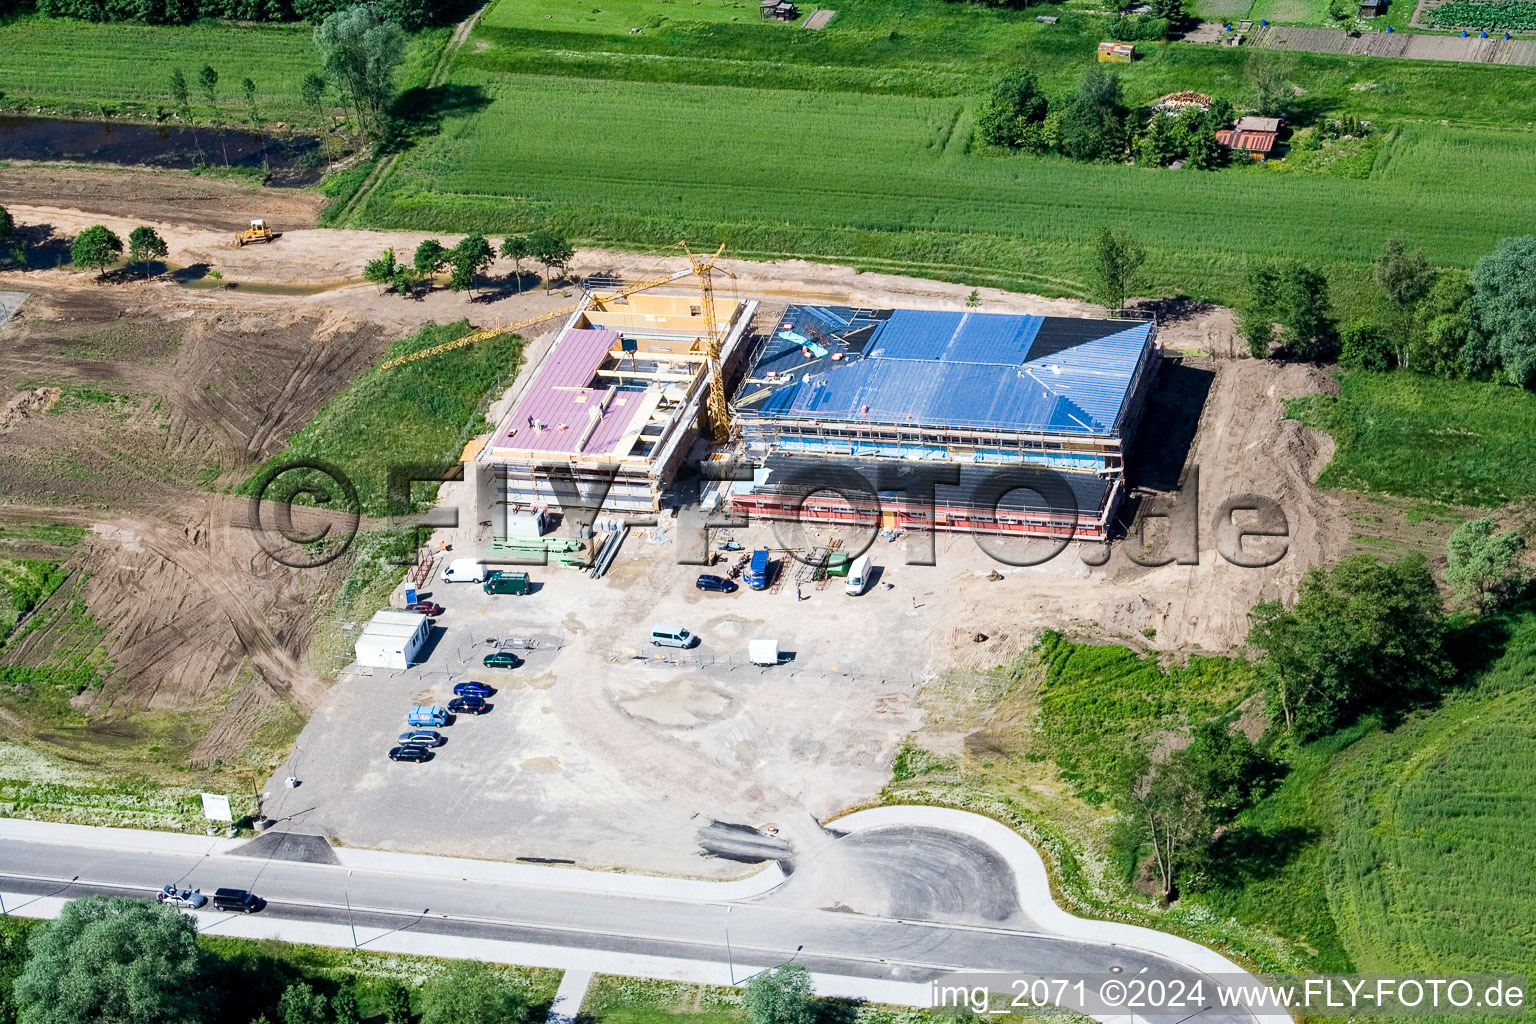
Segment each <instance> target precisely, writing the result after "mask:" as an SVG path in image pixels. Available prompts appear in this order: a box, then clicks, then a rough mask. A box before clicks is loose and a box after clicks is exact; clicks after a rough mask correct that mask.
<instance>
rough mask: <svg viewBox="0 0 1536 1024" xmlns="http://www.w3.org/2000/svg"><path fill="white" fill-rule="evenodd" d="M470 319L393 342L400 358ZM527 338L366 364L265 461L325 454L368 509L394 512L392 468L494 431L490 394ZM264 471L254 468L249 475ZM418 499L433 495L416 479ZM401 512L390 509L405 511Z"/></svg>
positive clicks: (447, 456) (444, 457) (508, 374)
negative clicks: (446, 354)
mask: <svg viewBox="0 0 1536 1024" xmlns="http://www.w3.org/2000/svg"><path fill="white" fill-rule="evenodd" d="M468 331H469V323H468V321H462V320H461V321H459V322H458V323H456V324H448V325H431V326H428V327H425V328H423V329H422V330H420V331H418V332H416V333H415V334H413V335H410V336H409V337H406V338H402V339H400V340H399V341H397V342H395V344H394V345H393V346H391V348H390V351H389V355H390V356H397V355H402V354H404V353H407V352H414V351H417V350H418V349H422V348H428V347H430V346H432V345H437V344H440V343H442V342H445V341H452V340H453V339H455V338H458V337H461V336H462V335H464V334H466V333H468ZM521 351H522V338H521V337H519V336H517V335H504V336H502V337H499V338H496V339H494V340H491V341H484V342H481V343H480V344H478V345H475V346H472V347H471V348H468V349H465V350H463V351H460V352H458V353H456V354H455V355H454V356H453V357H452V358H446V359H424V360H421V361H419V362H415V363H407V364H406V365H404V366H401V367H398V368H396V369H393V370H379V369H372V370H369V371H368V372H367V373H366V374H364V375H363V376H362V377H360V378H358V379H357V380H356V381H354V382H353V383H352V384H350V385H348V387H347V389H346V390H345V391H342V392H341V393H340V394H338V395H337V396H336V397H335V398H333V399H331V401H330V402H328V403H326V406H325V408H323V409H321V410H320V412H319V413H318V414H317V415H316V416H315V418H314V419H313V420H311V421H310V422H309V424H308V425H307V426H306V427H304V429H303V430H301V431H299V432H298V433H297V434H295V435H294V436H293V438H292V439H291V440H290V441H289V442H288V447H287V449H286V450H285V451H283V452H281V453H279V454H277V455H275V456H273V457H272V459H270V460H268V462H267V463H266V465H267V466H271V465H274V464H278V463H282V462H285V461H286V460H288V459H290V458H292V457H294V456H307V457H311V458H318V459H324V460H326V461H327V462H330V463H332V464H334V465H336V466H338V467H340V468H341V470H342V471H343V472H344V473H346V474H347V475H348V476H349V477H351V479H352V482H353V484H354V485H355V486H356V487H357V492H358V497H359V500H360V501H361V503H362V507H363V514H364V515H367V516H387V515H390V514H392V510H391V509H390V508H389V507H388V502H387V501H386V480H387V475H388V471H389V467H390V466H395V465H413V464H427V465H442V464H444V463H451V462H453V461H454V460H455V459H457V458H458V456H459V453H460V452H461V451H462V450H463V448H464V444H465V442H467V441H468V440H469V439H470V438H471V437H473V436H474V435H475V434H477V433H481V432H483V431H486V430H489V429H490V425H489V424H487V423H485V421H484V412H485V409H486V406H487V404H488V402H489V399H490V396H491V394H492V392H494V391H495V390H496V389H497V388H498V387H505V386H506V385H507V384H508V383H510V382H511V380H512V376H513V375H514V374H515V373H516V372H517V360H518V354H519V353H520V352H521ZM259 477H260V472H259V471H258V472H257V473H254V474H252V477H251V479H252V481H254V480H256V479H258V478H259ZM412 495H413V497H414V499H415V500H416V503H417V504H418V505H421V506H422V507H425V506H426V504H430V499H431V498H432V496H433V494H432V492H431V490H430V488H428V486H427V485H425V484H417V485H416V486H415V488H414V489H413V491H412ZM402 512H403V510H399V509H396V510H393V514H401V513H402Z"/></svg>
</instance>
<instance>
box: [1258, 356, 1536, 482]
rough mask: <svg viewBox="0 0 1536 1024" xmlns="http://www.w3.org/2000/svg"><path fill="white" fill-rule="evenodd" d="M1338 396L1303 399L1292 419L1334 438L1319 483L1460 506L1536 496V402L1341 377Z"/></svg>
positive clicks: (1451, 386)
mask: <svg viewBox="0 0 1536 1024" xmlns="http://www.w3.org/2000/svg"><path fill="white" fill-rule="evenodd" d="M1339 384H1340V388H1341V392H1342V393H1341V395H1340V396H1339V397H1338V398H1333V397H1331V396H1328V395H1307V396H1305V397H1303V398H1299V399H1296V400H1295V401H1293V402H1292V403H1291V404H1290V406H1289V407H1288V412H1289V414H1290V415H1291V416H1293V417H1295V418H1296V419H1299V420H1300V421H1301V422H1302V423H1305V424H1306V425H1307V426H1310V427H1316V428H1317V429H1319V430H1322V431H1325V432H1326V433H1328V434H1331V435H1332V436H1333V438H1334V441H1335V442H1336V445H1337V447H1336V450H1335V451H1334V456H1333V461H1332V462H1330V463H1329V464H1328V466H1327V468H1326V469H1324V470H1323V473H1322V476H1321V477H1320V478H1319V480H1318V483H1319V484H1320V485H1321V486H1323V487H1342V488H1346V489H1349V490H1356V491H1364V492H1366V493H1385V494H1391V495H1396V496H1399V497H1407V498H1425V499H1428V500H1430V501H1436V502H1446V503H1451V504H1458V505H1482V506H1495V505H1502V504H1505V503H1507V502H1510V501H1514V500H1516V499H1519V498H1525V497H1529V496H1531V495H1536V464H1533V462H1532V460H1531V458H1530V452H1531V438H1532V437H1533V436H1536V395H1533V394H1531V393H1530V392H1528V391H1522V390H1520V389H1519V388H1514V387H1507V386H1503V385H1499V384H1485V383H1480V382H1476V381H1447V380H1440V379H1438V378H1434V377H1421V376H1419V375H1418V374H1414V373H1408V372H1406V371H1401V372H1398V373H1392V374H1378V373H1366V372H1353V373H1341V374H1340V375H1339Z"/></svg>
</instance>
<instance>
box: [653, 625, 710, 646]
mask: <svg viewBox="0 0 1536 1024" xmlns="http://www.w3.org/2000/svg"><path fill="white" fill-rule="evenodd" d="M698 642H699V638H698V637H696V636H694V635H693V634H692V633H690V632H688V631H687V630H686V629H684V628H683V627H682V626H652V627H651V646H652V647H681V648H682V649H683V650H687V649H688V648H690V647H692V646H694V645H695V644H697V643H698Z"/></svg>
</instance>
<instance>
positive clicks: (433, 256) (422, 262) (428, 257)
mask: <svg viewBox="0 0 1536 1024" xmlns="http://www.w3.org/2000/svg"><path fill="white" fill-rule="evenodd" d="M411 265H412V266H413V267H415V269H416V273H417V274H418V275H420V276H421V277H424V278H427V279H428V284H429V286H430V283H431V281H430V279H431V278H432V276H433V275H435V274H437V273H438V272H439V271H441V270H442V269H443V268H444V267H445V266H447V265H448V250H447V249H445V248H443V243H442V242H439V241H438V240H437V239H435V238H425V239H422V242H421V244H420V245H418V246H417V247H416V255H415V256H413V257H412V258H411Z"/></svg>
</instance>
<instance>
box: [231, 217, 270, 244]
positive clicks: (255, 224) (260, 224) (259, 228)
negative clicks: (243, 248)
mask: <svg viewBox="0 0 1536 1024" xmlns="http://www.w3.org/2000/svg"><path fill="white" fill-rule="evenodd" d="M276 237H277V232H275V231H273V230H272V229H271V228H269V227H267V222H266V221H264V220H260V219H257V220H253V221H251V226H250V227H249V228H247V229H246V230H245V231H239V232H236V233H235V244H236V245H246V244H248V243H250V242H270V241H272V240H273V239H275V238H276Z"/></svg>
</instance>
